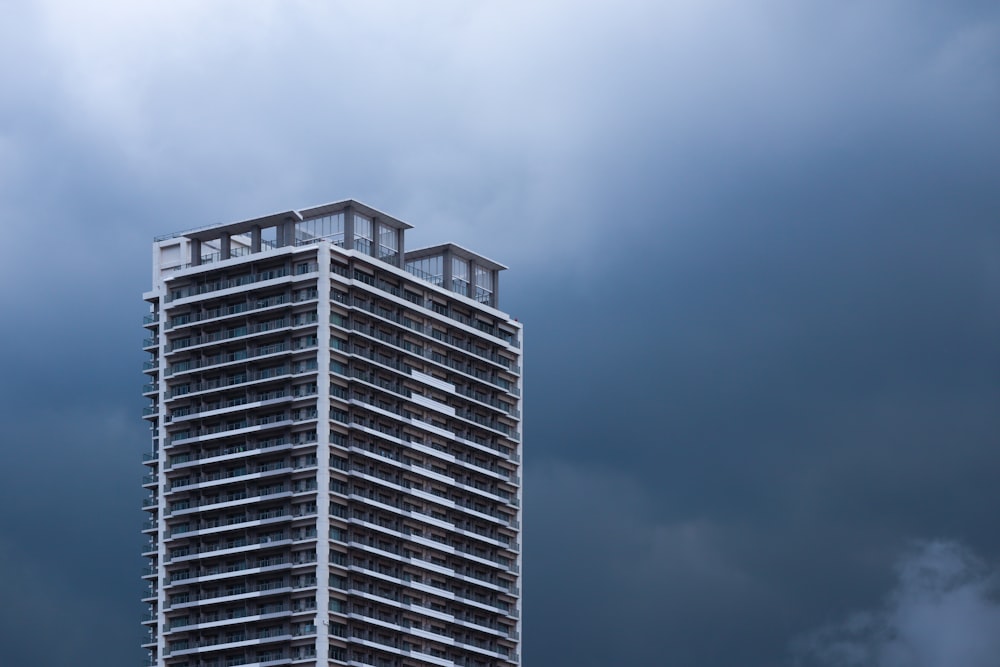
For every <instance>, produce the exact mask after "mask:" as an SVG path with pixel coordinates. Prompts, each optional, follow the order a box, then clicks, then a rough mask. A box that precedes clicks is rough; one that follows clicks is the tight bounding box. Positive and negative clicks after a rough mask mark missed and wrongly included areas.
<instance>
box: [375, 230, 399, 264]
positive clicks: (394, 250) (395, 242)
mask: <svg viewBox="0 0 1000 667" xmlns="http://www.w3.org/2000/svg"><path fill="white" fill-rule="evenodd" d="M397 255H399V230H397V229H396V228H394V227H388V226H386V225H381V226H380V227H379V230H378V256H379V259H388V260H393V259H395V258H396V256H397Z"/></svg>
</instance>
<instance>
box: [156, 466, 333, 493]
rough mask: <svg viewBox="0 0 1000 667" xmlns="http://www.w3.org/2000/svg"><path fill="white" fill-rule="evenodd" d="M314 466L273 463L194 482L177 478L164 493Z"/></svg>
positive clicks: (259, 477) (273, 474)
mask: <svg viewBox="0 0 1000 667" xmlns="http://www.w3.org/2000/svg"><path fill="white" fill-rule="evenodd" d="M315 467H316V464H315V463H312V464H310V465H301V466H294V465H290V464H287V463H284V462H275V464H270V463H269V464H265V465H260V466H256V467H255V468H247V472H232V473H227V474H226V475H222V474H221V473H220V474H219V475H217V476H216V475H203V476H196V477H194V480H193V481H192V480H191V479H189V478H188V479H185V478H179V479H173V480H171V481H170V483H169V484H168V486H167V489H166V491H165V493H173V492H176V491H191V490H195V489H203V488H206V487H213V486H219V485H221V484H232V483H234V482H244V481H249V480H254V479H261V478H263V477H273V476H276V475H287V474H289V473H292V472H294V471H296V470H303V469H305V468H315Z"/></svg>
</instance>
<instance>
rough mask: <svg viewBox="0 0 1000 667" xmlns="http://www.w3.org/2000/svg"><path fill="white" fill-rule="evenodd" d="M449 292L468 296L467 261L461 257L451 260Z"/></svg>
mask: <svg viewBox="0 0 1000 667" xmlns="http://www.w3.org/2000/svg"><path fill="white" fill-rule="evenodd" d="M451 291H452V292H458V293H459V294H464V295H466V296H468V294H469V261H468V260H466V259H462V258H461V257H452V258H451Z"/></svg>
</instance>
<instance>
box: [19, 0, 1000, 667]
mask: <svg viewBox="0 0 1000 667" xmlns="http://www.w3.org/2000/svg"><path fill="white" fill-rule="evenodd" d="M998 36H1000V13H998V10H997V8H996V7H995V6H994V4H993V3H986V2H958V3H948V4H942V3H930V2H916V3H908V4H906V6H903V5H902V4H900V3H896V2H888V1H876V2H866V3H833V2H830V3H813V4H811V5H809V6H805V5H802V4H801V3H795V2H791V1H790V0H767V1H765V2H760V3H753V4H747V3H737V2H733V1H731V0H712V1H709V2H698V3H695V2H681V3H653V2H645V1H640V0H636V1H630V2H619V3H614V5H611V4H610V3H609V4H599V3H590V4H587V5H585V6H580V5H579V3H575V4H574V3H569V2H553V3H545V4H544V5H543V6H539V5H538V3H534V4H529V3H524V4H518V3H506V4H503V5H500V4H489V3H487V4H479V5H469V4H468V3H448V2H438V3H430V4H428V3H421V5H420V6H419V7H416V6H415V7H412V8H411V7H406V8H402V7H393V8H389V7H381V6H378V5H370V4H369V5H363V6H360V5H359V6H349V5H346V4H343V3H340V4H338V3H323V4H319V3H284V4H280V5H279V4H271V3H249V4H248V3H245V2H240V3H228V2H216V3H211V4H210V5H206V4H205V3H195V2H174V3H169V4H164V5H162V6H157V7H144V6H138V5H134V4H132V3H122V2H114V1H112V0H102V1H101V2H97V3H88V4H87V5H86V6H84V5H80V6H76V5H75V4H72V3H68V2H63V1H60V0H43V1H40V2H32V3H27V2H9V3H6V4H5V5H4V7H3V8H2V9H0V38H2V39H0V44H2V45H0V84H2V85H3V87H4V92H5V94H4V95H3V96H0V221H2V229H3V231H4V232H6V234H5V239H4V242H2V243H0V307H2V308H3V310H4V313H5V317H4V326H3V327H2V328H0V343H2V345H0V370H2V375H0V399H2V400H0V418H2V419H3V423H4V424H5V428H4V432H3V433H4V435H3V446H4V451H5V453H6V455H7V458H8V464H7V465H5V466H3V467H2V468H0V501H3V502H0V564H6V567H0V599H3V600H5V601H6V600H8V599H15V598H17V599H19V600H21V601H22V604H20V605H19V606H18V607H17V609H18V611H16V612H15V611H11V610H10V608H9V607H6V606H5V605H0V606H5V609H4V613H3V614H2V615H0V644H3V645H4V646H5V647H12V648H11V649H10V650H11V651H12V653H11V654H10V655H14V656H16V658H17V659H16V660H15V661H14V662H15V663H16V664H19V665H25V666H29V667H30V666H34V665H54V664H65V663H67V662H72V663H74V664H81V665H86V664H95V665H97V664H99V665H102V666H103V665H109V664H126V663H127V662H128V660H132V659H135V658H134V656H136V655H139V651H138V650H137V649H136V650H133V647H134V646H136V645H137V644H138V643H139V636H140V628H139V625H138V618H139V613H140V611H141V606H140V605H139V604H138V603H137V602H136V600H137V599H138V597H139V590H140V588H141V586H140V583H139V581H138V573H139V568H140V566H141V564H140V559H139V558H138V556H137V555H136V554H137V553H138V546H139V544H140V540H139V537H138V535H137V534H136V530H137V528H138V526H139V522H140V521H141V518H140V513H139V511H138V509H137V506H138V499H139V497H140V496H141V493H140V490H139V489H138V479H139V476H140V475H141V474H142V470H141V466H139V452H140V451H141V450H142V448H143V446H144V443H145V442H146V441H147V434H146V432H145V430H144V425H143V424H142V423H140V422H139V420H137V419H136V418H135V417H136V416H137V415H138V413H139V410H140V406H141V405H142V401H141V399H140V398H139V397H138V387H139V385H140V384H141V381H142V380H141V378H140V377H139V374H138V369H139V366H140V363H141V360H142V354H141V352H140V351H139V350H138V347H139V341H140V340H141V337H142V333H141V332H140V329H139V317H140V315H141V313H142V310H143V306H142V304H141V302H140V298H139V295H140V293H141V292H142V291H143V290H144V289H146V288H147V287H148V285H149V266H148V258H149V254H148V252H149V251H148V244H149V241H150V238H151V237H152V236H153V235H154V234H158V233H163V232H167V231H173V230H178V229H185V228H188V227H192V226H197V225H201V224H207V223H212V222H220V221H226V220H234V219H240V218H242V217H246V216H251V215H255V214H259V213H262V212H265V211H271V210H281V209H285V208H288V207H298V206H306V205H309V204H313V203H319V202H322V201H329V200H333V199H337V198H339V197H342V196H354V197H358V198H360V199H363V200H366V201H368V202H370V203H371V204H372V205H374V206H376V207H379V208H384V209H386V210H388V211H391V212H393V213H395V214H397V215H399V216H401V217H403V218H404V219H407V220H410V221H411V222H413V223H414V224H415V225H416V226H417V229H416V230H414V236H413V239H412V241H413V242H414V243H421V242H426V243H432V242H436V241H439V240H441V239H443V238H448V239H454V240H456V241H458V242H460V243H462V244H463V245H467V246H470V247H474V248H476V249H478V250H481V251H483V252H484V253H485V254H487V255H490V256H494V257H495V258H496V259H498V260H500V261H503V262H505V263H508V264H510V265H511V266H512V269H511V271H510V272H508V274H507V275H505V276H504V285H503V290H502V295H503V296H502V298H503V301H504V305H505V306H506V307H507V308H509V309H510V310H511V311H512V313H513V314H514V315H515V316H518V317H520V319H521V320H522V321H524V322H525V323H526V328H527V329H526V330H527V346H526V353H527V361H526V372H527V378H526V379H527V383H528V384H527V391H526V396H527V401H528V402H527V405H526V409H525V415H526V466H527V469H526V477H525V478H526V494H527V498H526V503H525V508H526V518H525V530H526V535H525V540H524V544H525V549H526V553H525V557H526V565H525V577H526V581H525V587H524V588H525V620H526V627H525V633H524V636H525V659H526V664H529V665H531V664H535V663H537V664H553V665H558V664H576V665H580V666H581V667H589V666H590V665H607V664H644V665H659V664H664V665H675V664H676V665H685V664H697V665H704V666H706V667H714V666H718V667H729V666H730V665H733V664H740V665H747V666H755V667H756V666H759V667H765V666H767V667H771V666H773V665H779V664H782V663H784V662H786V661H787V660H789V659H790V658H789V654H788V652H787V647H788V643H789V641H791V640H792V638H794V637H798V636H802V635H803V633H808V632H809V631H810V630H812V629H814V628H817V627H821V626H824V625H825V624H827V623H828V622H830V620H831V619H838V618H843V617H845V615H846V614H847V613H848V612H849V611H850V610H853V609H861V608H876V606H877V604H878V601H879V599H880V598H881V596H882V594H883V593H884V591H886V590H889V589H890V587H891V586H892V585H893V582H892V580H891V565H892V563H894V562H896V559H897V558H898V556H899V554H900V553H902V552H903V551H904V550H905V549H906V548H907V545H910V544H911V543H912V541H913V540H914V539H923V538H955V539H960V540H962V541H963V542H964V543H967V544H969V545H970V546H971V548H974V549H975V550H976V551H977V552H979V553H981V554H983V556H984V557H985V558H987V559H989V560H995V559H996V558H997V557H998V556H1000V541H998V537H997V535H996V531H995V530H994V525H993V524H994V522H993V519H992V517H991V513H990V508H991V507H995V505H996V501H997V496H996V491H995V490H994V488H993V487H994V484H993V480H992V476H991V471H995V470H996V469H997V465H998V464H1000V454H998V453H997V451H998V450H997V449H996V447H995V446H994V441H995V434H996V433H997V432H998V427H1000V423H998V419H1000V418H998V417H997V414H998V413H997V411H996V409H995V407H996V405H997V404H998V401H1000V391H998V383H997V382H996V378H997V370H998V366H1000V352H998V350H1000V348H998V347H997V346H996V344H995V341H996V340H997V339H998V333H1000V315H998V313H1000V309H998V307H997V304H998V302H1000V287H998V285H1000V231H997V229H998V228H997V226H996V219H997V214H998V212H1000V189H998V188H997V187H996V185H995V175H996V174H997V173H1000V129H998V126H997V124H996V122H995V119H996V117H997V113H998V112H1000V86H998V84H997V82H998V81H1000V76H998V74H1000V46H998V45H1000V39H997V37H998ZM56 528H58V529H56ZM904 586H905V584H904ZM57 595H61V598H57V597H56V596H57ZM55 599H58V600H59V601H60V606H59V608H58V609H56V606H55V603H54V602H53V600H55ZM951 609H952V607H950V606H947V605H945V606H941V607H940V608H939V609H937V612H940V613H941V614H948V613H950V610H951ZM79 610H97V612H93V613H88V612H86V611H83V612H81V611H79ZM937 612H935V613H937ZM70 616H72V618H73V619H74V620H73V621H72V623H73V628H74V630H73V633H71V634H68V635H66V634H64V635H62V636H64V637H65V641H64V642H63V643H62V644H60V645H55V644H54V643H52V642H49V641H48V640H47V638H48V637H51V628H50V626H51V624H52V623H53V622H56V623H58V624H59V625H60V626H63V627H68V626H69V625H70V623H71V622H70V621H66V622H63V621H62V620H60V619H68V618H70ZM70 656H76V657H75V659H71V658H70ZM11 659H13V658H11ZM88 660H89V661H90V662H87V661H88Z"/></svg>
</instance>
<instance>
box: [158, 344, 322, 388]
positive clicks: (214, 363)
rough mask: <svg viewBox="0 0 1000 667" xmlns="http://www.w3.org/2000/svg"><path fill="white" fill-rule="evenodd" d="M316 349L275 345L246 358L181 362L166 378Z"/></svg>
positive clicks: (220, 357) (170, 370)
mask: <svg viewBox="0 0 1000 667" xmlns="http://www.w3.org/2000/svg"><path fill="white" fill-rule="evenodd" d="M316 348H317V345H315V344H311V345H297V346H294V347H293V346H292V345H291V344H288V343H274V344H271V345H264V346H262V347H259V348H257V349H256V350H254V352H253V354H247V355H246V356H236V355H235V354H230V355H227V358H225V359H224V358H223V356H222V355H221V354H219V355H216V356H214V357H209V358H208V359H201V360H199V361H198V362H196V363H190V362H180V363H177V364H173V365H171V366H170V367H168V368H167V370H166V373H165V374H164V377H166V378H170V379H172V380H174V379H177V378H179V377H180V376H183V375H187V374H189V373H205V372H211V371H216V370H222V369H224V368H225V367H226V366H232V365H233V364H241V363H248V362H261V361H265V360H269V359H279V358H282V357H285V356H288V355H290V354H295V353H297V352H306V351H308V350H315V349H316Z"/></svg>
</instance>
